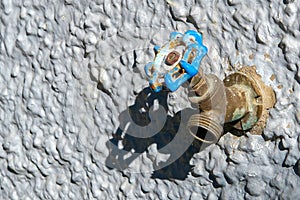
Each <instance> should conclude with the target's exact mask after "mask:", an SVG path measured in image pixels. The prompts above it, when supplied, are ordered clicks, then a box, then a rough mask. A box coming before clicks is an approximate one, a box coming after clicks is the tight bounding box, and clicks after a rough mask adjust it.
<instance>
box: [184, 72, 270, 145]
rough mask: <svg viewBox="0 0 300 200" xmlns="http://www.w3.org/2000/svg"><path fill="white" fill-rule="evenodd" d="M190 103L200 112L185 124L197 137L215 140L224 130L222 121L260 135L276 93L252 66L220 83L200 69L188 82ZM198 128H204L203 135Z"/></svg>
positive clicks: (210, 140) (213, 76)
mask: <svg viewBox="0 0 300 200" xmlns="http://www.w3.org/2000/svg"><path fill="white" fill-rule="evenodd" d="M190 87H191V88H192V90H191V92H192V93H193V94H195V95H194V96H191V97H190V101H191V102H192V103H198V105H199V108H200V110H201V111H202V112H201V113H200V114H195V115H192V116H191V118H190V120H189V122H188V127H189V130H190V133H191V134H192V135H193V136H194V137H195V138H196V139H198V140H200V141H202V142H206V143H214V142H217V141H218V140H219V138H220V137H221V135H222V133H223V126H224V124H225V123H230V125H231V126H232V127H233V128H235V129H237V130H240V131H248V130H249V131H250V132H251V133H252V134H261V133H262V130H263V128H264V126H265V124H266V120H267V118H268V115H269V111H268V110H269V109H270V108H272V107H273V106H274V104H275V94H274V91H273V90H272V88H271V87H269V86H266V85H265V84H264V83H263V82H262V80H261V77H260V76H259V75H258V74H257V73H256V68H255V67H243V68H242V69H241V70H239V71H238V72H236V73H233V74H231V75H229V76H228V77H226V78H225V79H224V81H223V82H222V81H221V80H220V79H219V78H218V77H216V76H215V75H213V74H209V75H204V74H203V73H202V71H201V70H200V71H199V73H198V74H197V75H196V76H194V77H193V78H192V81H191V83H190ZM198 128H202V129H205V130H206V131H207V133H206V135H205V138H203V136H201V135H199V131H198Z"/></svg>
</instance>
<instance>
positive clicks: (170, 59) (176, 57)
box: [165, 51, 180, 66]
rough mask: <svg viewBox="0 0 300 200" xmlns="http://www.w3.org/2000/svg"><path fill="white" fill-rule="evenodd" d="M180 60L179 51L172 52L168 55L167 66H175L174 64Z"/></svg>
mask: <svg viewBox="0 0 300 200" xmlns="http://www.w3.org/2000/svg"><path fill="white" fill-rule="evenodd" d="M179 58H180V53H179V52H177V51H172V52H170V53H169V54H168V56H167V57H166V60H165V62H166V64H167V65H170V66H171V65H173V64H174V63H176V62H177V61H178V60H179Z"/></svg>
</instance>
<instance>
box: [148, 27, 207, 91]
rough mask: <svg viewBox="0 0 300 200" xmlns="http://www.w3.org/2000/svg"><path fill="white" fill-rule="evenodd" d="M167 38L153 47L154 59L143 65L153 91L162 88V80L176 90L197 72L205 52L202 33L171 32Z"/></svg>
mask: <svg viewBox="0 0 300 200" xmlns="http://www.w3.org/2000/svg"><path fill="white" fill-rule="evenodd" d="M169 38H170V41H169V42H167V43H166V44H164V45H163V46H162V47H159V46H155V47H154V50H155V53H156V55H155V59H154V61H153V62H150V63H148V64H147V65H146V66H145V72H146V75H147V77H148V79H149V83H150V86H151V88H152V89H153V90H154V91H155V92H159V91H160V90H161V89H162V84H163V80H164V82H165V84H166V86H167V87H168V88H169V89H170V90H171V91H175V90H177V89H178V88H179V87H180V86H181V85H182V84H183V83H184V82H186V81H187V80H189V79H190V78H192V77H193V76H195V75H196V74H197V72H198V70H199V67H200V62H201V60H202V58H203V57H204V56H205V54H206V53H207V48H206V47H205V46H204V45H203V44H202V35H201V34H200V33H198V32H197V31H193V30H189V31H187V32H185V33H184V34H181V33H178V32H172V33H171V34H170V37H169Z"/></svg>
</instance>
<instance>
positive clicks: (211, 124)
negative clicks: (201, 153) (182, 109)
mask: <svg viewBox="0 0 300 200" xmlns="http://www.w3.org/2000/svg"><path fill="white" fill-rule="evenodd" d="M217 121H218V120H216V119H213V118H212V117H211V116H207V115H206V114H205V113H200V114H195V115H192V116H191V117H190V119H189V121H188V125H187V126H188V129H189V132H190V134H191V135H192V136H193V137H195V138H196V139H197V140H200V141H202V142H204V143H208V144H211V143H215V142H217V141H218V140H219V138H220V137H221V135H222V133H223V124H222V125H221V124H219V123H218V122H217ZM199 128H200V129H199ZM201 129H202V130H201Z"/></svg>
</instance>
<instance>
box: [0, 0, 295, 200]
mask: <svg viewBox="0 0 300 200" xmlns="http://www.w3.org/2000/svg"><path fill="white" fill-rule="evenodd" d="M0 7H1V12H0V16H1V20H0V121H1V123H0V144H1V145H0V198H1V199H117V198H119V199H210V200H212V199H277V198H278V199H298V198H299V196H300V190H299V188H300V177H299V174H300V161H299V159H300V152H299V151H300V137H299V133H300V126H299V123H300V85H299V82H300V59H299V58H300V29H299V27H300V24H299V21H300V20H299V19H300V16H299V8H300V3H299V1H297V0H295V1H294V0H284V1H263V0H257V1H246V2H243V1H240V0H228V1H219V0H215V1H208V0H206V1H198V0H197V1H181V0H178V1H175V0H173V1H172V0H170V1H157V0H156V1H155V0H153V1H152V0H148V1H134V0H132V1H130V0H127V1H126V0H119V1H118V0H104V1H101V0H95V1H85V0H81V1H79V0H78V1H76V0H74V1H72V0H65V1H62V0H61V1H59V0H56V1H45V0H39V1H37V0H23V1H18V0H1V5H0ZM188 29H193V30H198V31H200V32H201V33H202V34H203V43H204V44H205V45H206V46H207V47H208V49H209V51H208V54H207V56H206V57H205V58H204V59H203V61H202V64H201V66H202V68H203V70H204V71H205V72H206V73H214V74H216V75H217V76H219V77H220V78H221V79H222V78H224V77H225V75H228V74H230V73H232V72H233V71H235V70H236V69H237V68H238V65H239V64H242V65H256V67H257V72H258V73H259V74H260V75H261V76H262V78H263V80H264V81H265V82H266V83H267V84H268V85H270V86H271V87H272V88H273V89H274V90H275V93H276V97H277V103H276V105H275V107H274V108H273V109H272V110H271V112H270V118H269V120H268V123H267V126H266V129H265V132H264V133H263V135H262V136H253V135H250V134H249V133H246V134H245V135H244V136H241V137H237V136H235V135H233V134H231V133H226V134H225V135H224V136H223V137H222V138H221V139H220V141H219V142H218V143H217V144H213V145H210V146H208V147H206V148H204V147H203V146H201V147H200V146H199V144H197V143H194V144H193V145H191V146H189V147H187V150H186V151H183V152H182V151H181V150H182V148H180V147H178V144H177V146H172V148H173V147H174V148H173V149H172V151H170V149H169V151H168V152H166V151H165V152H162V151H160V149H161V148H162V147H164V146H166V145H167V144H168V143H170V141H172V138H174V135H175V134H176V132H177V131H178V126H179V124H180V119H183V118H184V117H185V116H187V115H188V112H185V110H187V109H188V107H189V106H190V105H189V104H188V99H187V89H186V88H181V89H180V90H179V91H177V92H175V93H173V94H171V93H160V94H159V95H156V96H155V94H152V95H154V96H153V98H158V99H159V103H160V105H162V106H163V107H164V108H165V109H166V110H167V113H161V114H164V115H165V118H164V119H166V124H165V126H164V128H163V129H162V130H161V131H160V130H159V131H160V132H159V133H157V134H156V135H154V136H153V137H151V138H138V137H132V136H130V134H126V133H124V131H123V130H122V129H123V128H122V126H123V125H122V123H123V124H124V123H126V122H125V121H123V118H122V116H123V114H124V113H125V114H126V112H127V111H129V112H131V114H132V113H133V114H132V117H133V120H134V121H135V123H137V125H139V126H142V125H145V124H147V123H149V118H148V116H147V115H146V114H145V112H144V111H143V109H142V108H144V107H145V106H146V105H148V104H151V102H147V101H145V99H146V97H147V94H148V93H149V92H150V91H149V88H147V87H148V83H147V80H146V78H145V74H144V72H143V67H144V65H145V64H146V63H147V62H149V61H151V60H152V59H153V56H154V52H153V50H152V48H153V46H154V45H162V44H163V43H164V42H165V41H167V39H168V36H169V33H170V32H173V31H179V32H185V31H186V30H188ZM273 74H274V75H275V79H273V78H271V77H272V75H273ZM273 77H274V76H273ZM151 98H152V97H151ZM151 98H150V100H153V99H151ZM146 107H147V106H146ZM148 107H149V106H148ZM159 110H160V109H159ZM122 113H123V114H122ZM155 116H159V115H155ZM157 119H158V121H159V120H162V118H157ZM137 127H138V126H137ZM178 149H179V150H178ZM176 150H178V152H179V154H180V155H179V154H178V156H177V154H176V153H174V152H176ZM174 154H176V156H177V157H179V158H178V159H175V162H169V161H168V159H169V158H170V157H172V156H173V155H174ZM181 154H182V155H181ZM176 156H175V158H177V157H176ZM173 157H174V156H173ZM164 163H165V164H164ZM127 165H129V166H127ZM153 169H157V170H156V171H154V172H153Z"/></svg>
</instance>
